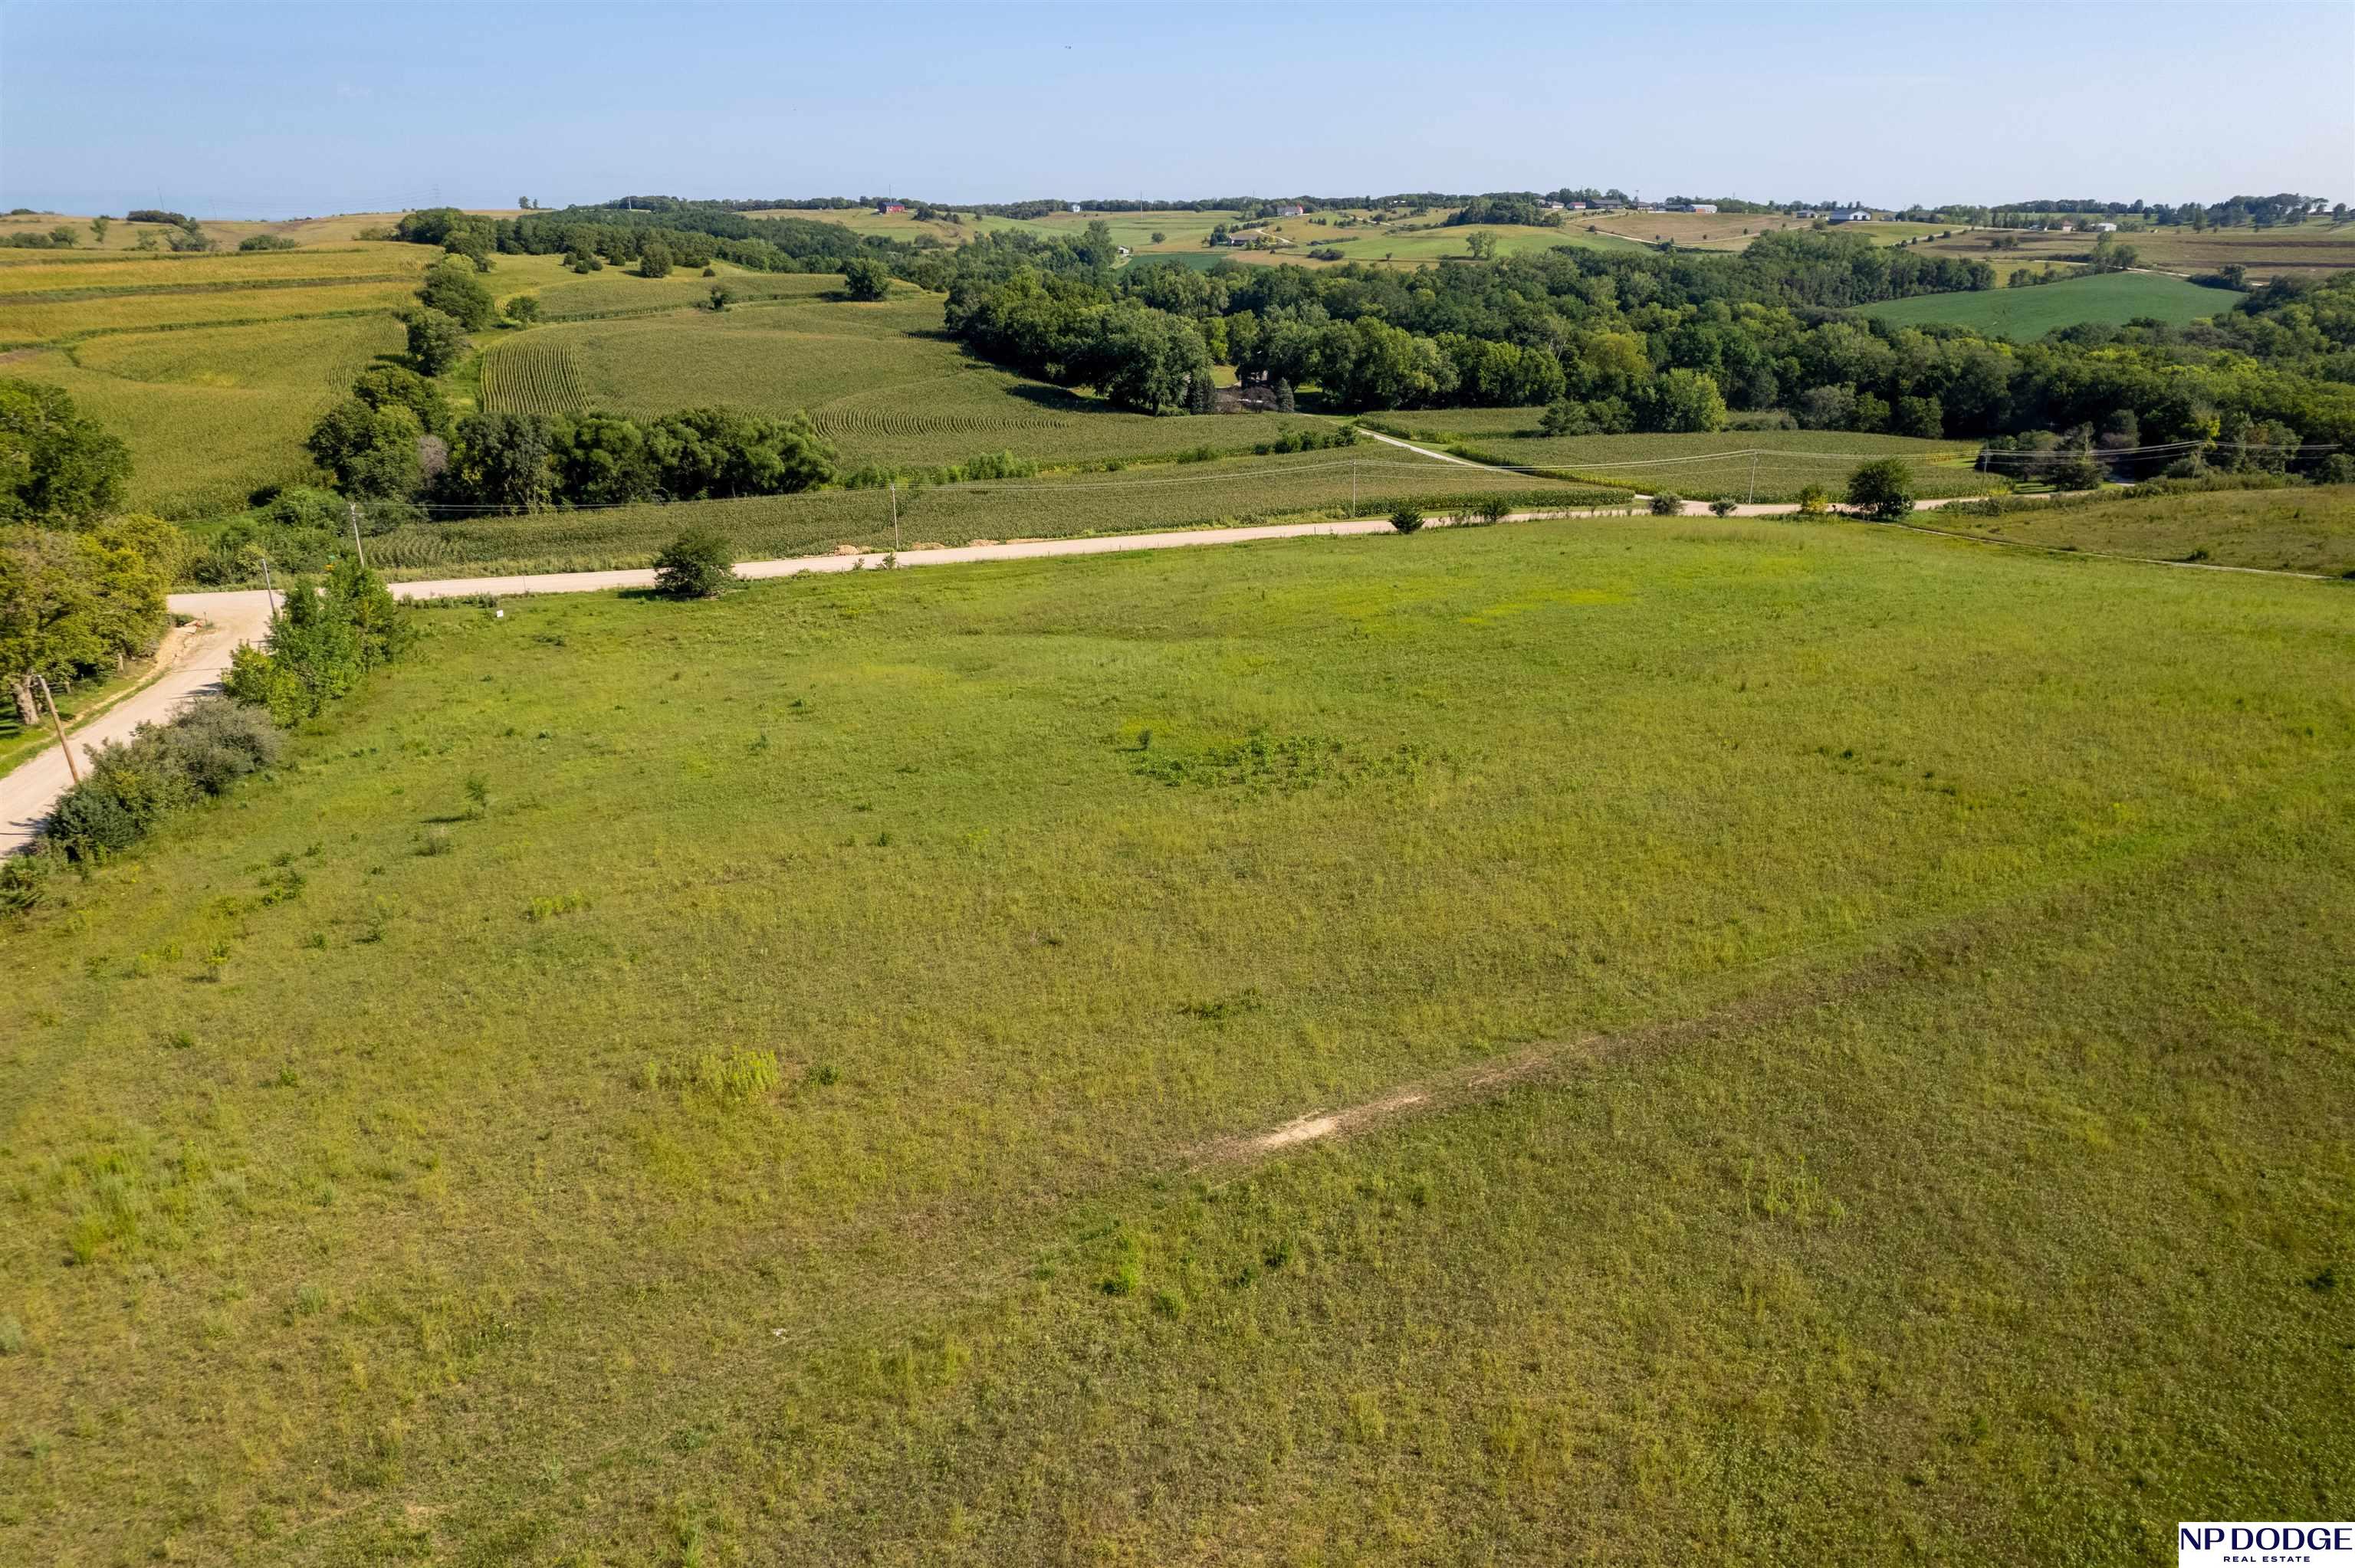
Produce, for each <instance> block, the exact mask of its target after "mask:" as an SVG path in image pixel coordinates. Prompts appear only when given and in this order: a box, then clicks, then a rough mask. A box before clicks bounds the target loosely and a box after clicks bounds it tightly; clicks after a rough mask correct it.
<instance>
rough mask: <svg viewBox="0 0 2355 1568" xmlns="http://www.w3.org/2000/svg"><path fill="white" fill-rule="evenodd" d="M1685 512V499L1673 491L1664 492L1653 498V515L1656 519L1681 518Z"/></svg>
mask: <svg viewBox="0 0 2355 1568" xmlns="http://www.w3.org/2000/svg"><path fill="white" fill-rule="evenodd" d="M1684 510H1685V498H1684V497H1683V496H1681V495H1678V493H1676V492H1674V491H1672V490H1664V491H1662V492H1660V493H1658V494H1657V495H1655V496H1654V497H1652V500H1651V513H1652V515H1653V516H1655V517H1681V516H1683V515H1684Z"/></svg>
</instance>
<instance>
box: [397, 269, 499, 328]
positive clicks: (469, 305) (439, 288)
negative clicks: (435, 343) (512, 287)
mask: <svg viewBox="0 0 2355 1568" xmlns="http://www.w3.org/2000/svg"><path fill="white" fill-rule="evenodd" d="M417 299H418V302H419V303H420V304H422V305H423V306H425V307H426V308H427V309H428V310H434V311H440V312H441V313H442V314H443V315H446V316H449V317H451V318H452V319H453V320H454V321H456V322H457V323H458V324H459V325H460V326H461V327H464V329H465V330H466V331H468V332H485V331H487V330H489V328H490V326H491V325H492V323H495V322H496V321H497V320H498V319H499V307H498V302H497V301H496V300H494V299H492V298H491V291H490V290H489V289H487V288H485V286H484V285H483V281H482V280H481V279H480V278H477V277H476V276H475V275H474V269H473V268H472V267H470V266H468V265H467V264H466V262H465V261H464V260H458V259H453V260H445V261H442V262H440V263H438V264H437V265H436V266H435V267H434V268H433V269H432V270H431V271H429V272H427V273H426V274H425V281H424V282H423V283H421V284H420V285H419V286H418V290H417Z"/></svg>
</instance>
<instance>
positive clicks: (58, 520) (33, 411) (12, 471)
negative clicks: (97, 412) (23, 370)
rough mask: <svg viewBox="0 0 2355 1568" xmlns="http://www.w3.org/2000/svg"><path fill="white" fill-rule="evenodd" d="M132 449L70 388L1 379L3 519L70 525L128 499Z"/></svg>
mask: <svg viewBox="0 0 2355 1568" xmlns="http://www.w3.org/2000/svg"><path fill="white" fill-rule="evenodd" d="M130 477H131V449H130V448H128V447H126V446H124V445H123V442H122V441H121V440H117V439H116V438H115V437H113V436H112V435H110V434H108V433H107V431H106V430H105V429H102V428H101V426H100V425H99V424H98V423H97V421H95V420H93V419H85V418H82V417H81V415H80V413H79V412H77V411H76V409H75V408H74V401H73V399H72V398H71V397H69V396H67V394H66V392H65V390H64V389H63V388H62V387H52V386H49V385H48V383H46V382H37V381H10V380H0V524H5V523H36V524H41V525H43V526H46V527H69V526H75V525H78V524H84V523H88V522H90V521H91V520H92V519H95V518H97V517H101V516H103V515H104V514H107V513H109V512H112V511H113V510H114V509H115V508H117V507H119V506H121V505H122V504H123V483H124V482H125V481H127V480H128V479H129V478H130Z"/></svg>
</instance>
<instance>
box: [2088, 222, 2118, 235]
mask: <svg viewBox="0 0 2355 1568" xmlns="http://www.w3.org/2000/svg"><path fill="white" fill-rule="evenodd" d="M2093 229H2094V233H2096V234H2115V233H2116V232H2117V231H2118V226H2117V225H2116V224H2115V223H2097V224H2094V226H2093Z"/></svg>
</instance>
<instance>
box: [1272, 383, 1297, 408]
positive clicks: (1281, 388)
mask: <svg viewBox="0 0 2355 1568" xmlns="http://www.w3.org/2000/svg"><path fill="white" fill-rule="evenodd" d="M1298 408H1299V399H1298V398H1296V397H1294V396H1293V392H1292V383H1291V382H1289V381H1286V380H1285V379H1284V377H1283V376H1277V377H1276V378H1275V411H1276V412H1277V413H1279V414H1290V413H1295V412H1297V411H1298Z"/></svg>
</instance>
